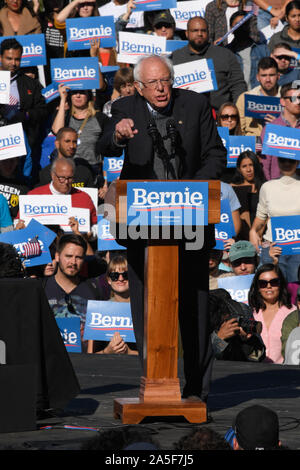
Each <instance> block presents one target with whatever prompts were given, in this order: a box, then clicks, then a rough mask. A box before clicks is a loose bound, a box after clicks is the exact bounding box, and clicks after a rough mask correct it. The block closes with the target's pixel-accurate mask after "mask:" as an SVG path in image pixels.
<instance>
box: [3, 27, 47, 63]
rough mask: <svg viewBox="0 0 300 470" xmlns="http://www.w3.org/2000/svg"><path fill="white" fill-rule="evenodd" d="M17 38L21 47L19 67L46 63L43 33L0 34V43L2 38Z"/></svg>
mask: <svg viewBox="0 0 300 470" xmlns="http://www.w3.org/2000/svg"><path fill="white" fill-rule="evenodd" d="M9 38H10V39H12V38H13V39H17V41H18V42H19V43H20V44H21V46H22V47H23V54H22V58H21V67H33V66H37V65H46V64H47V55H46V44H45V36H44V34H27V35H25V36H17V38H16V36H2V37H1V38H0V44H1V43H2V41H4V39H9Z"/></svg>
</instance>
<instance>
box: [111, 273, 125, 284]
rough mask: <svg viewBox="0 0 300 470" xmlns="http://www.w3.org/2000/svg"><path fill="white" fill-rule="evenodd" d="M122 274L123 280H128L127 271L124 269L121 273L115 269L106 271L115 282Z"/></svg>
mask: <svg viewBox="0 0 300 470" xmlns="http://www.w3.org/2000/svg"><path fill="white" fill-rule="evenodd" d="M121 275H122V277H123V279H124V281H128V271H124V272H122V273H118V272H116V271H111V272H110V273H108V277H109V278H110V279H111V280H112V281H113V282H116V281H118V280H119V277H120V276H121Z"/></svg>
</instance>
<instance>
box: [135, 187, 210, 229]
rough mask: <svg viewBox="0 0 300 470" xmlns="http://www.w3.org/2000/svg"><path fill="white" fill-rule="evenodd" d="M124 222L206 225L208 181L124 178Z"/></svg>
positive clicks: (143, 224)
mask: <svg viewBox="0 0 300 470" xmlns="http://www.w3.org/2000/svg"><path fill="white" fill-rule="evenodd" d="M127 224H128V225H132V226H137V225H141V226H150V225H187V226H192V225H194V226H202V225H207V224H208V183H205V182H190V181H189V182H188V183H186V182H180V181H170V182H169V181H168V182H155V181H151V182H135V183H131V182H130V183H129V182H128V183H127Z"/></svg>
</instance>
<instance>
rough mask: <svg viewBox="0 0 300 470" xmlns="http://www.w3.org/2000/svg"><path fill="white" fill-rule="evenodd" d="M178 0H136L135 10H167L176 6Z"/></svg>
mask: <svg viewBox="0 0 300 470" xmlns="http://www.w3.org/2000/svg"><path fill="white" fill-rule="evenodd" d="M176 3H177V1H176V0H135V2H134V4H135V6H136V9H135V11H150V10H167V9H169V8H175V7H176Z"/></svg>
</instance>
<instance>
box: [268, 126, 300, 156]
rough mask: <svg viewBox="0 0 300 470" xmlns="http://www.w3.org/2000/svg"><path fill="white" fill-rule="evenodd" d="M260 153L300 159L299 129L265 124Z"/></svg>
mask: <svg viewBox="0 0 300 470" xmlns="http://www.w3.org/2000/svg"><path fill="white" fill-rule="evenodd" d="M262 153H263V154H264V155H273V156H274V157H282V158H291V159H292V160H300V129H295V128H293V127H286V126H277V125H276V124H267V125H266V131H265V135H264V141H263V147H262Z"/></svg>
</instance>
